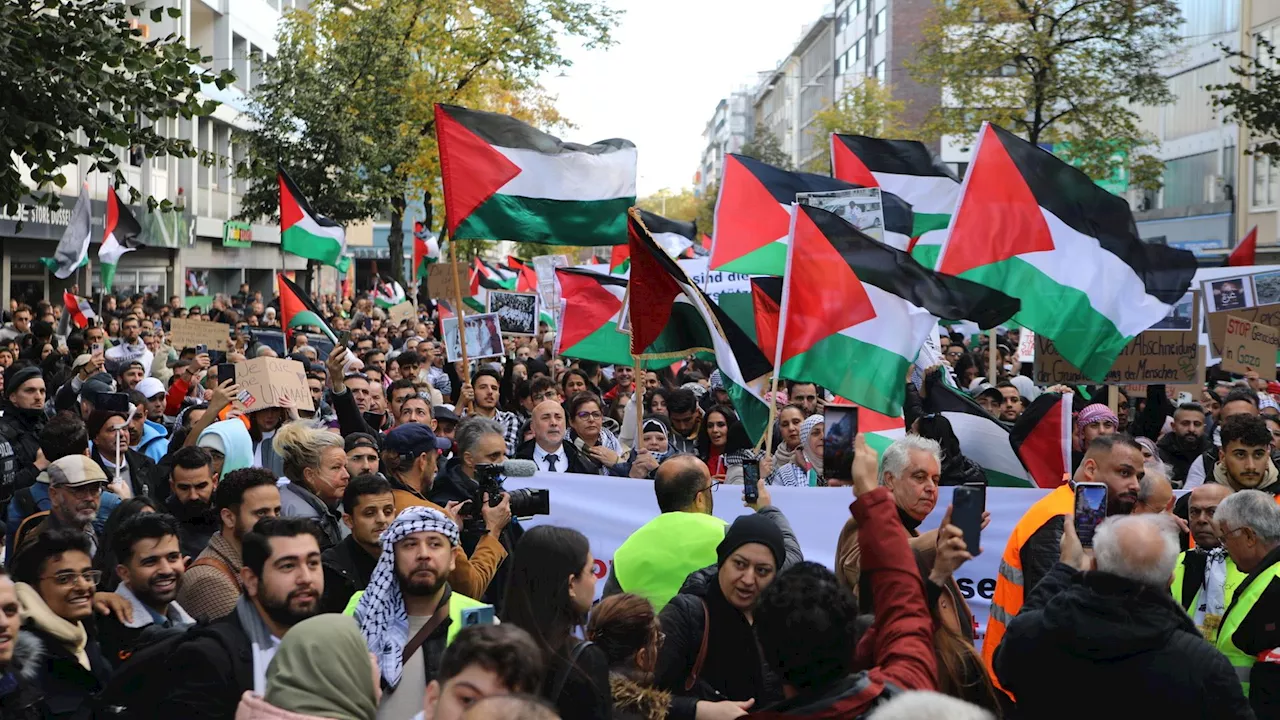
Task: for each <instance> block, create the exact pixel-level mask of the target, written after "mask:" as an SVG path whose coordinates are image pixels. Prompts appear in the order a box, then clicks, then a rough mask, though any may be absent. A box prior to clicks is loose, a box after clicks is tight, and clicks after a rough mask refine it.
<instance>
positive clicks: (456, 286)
mask: <svg viewBox="0 0 1280 720" xmlns="http://www.w3.org/2000/svg"><path fill="white" fill-rule="evenodd" d="M455 245H456V243H454V242H453V239H452V238H450V239H449V264H450V265H451V266H452V267H453V271H452V273H453V302H454V311H453V314H454V315H455V316H456V317H457V318H458V345H459V346H460V347H461V348H462V369H463V372H465V373H467V377H465V378H462V381H463V382H470V376H471V366H470V365H469V364H468V362H467V333H466V332H465V331H464V330H463V326H462V320H463V318H462V280H460V279H459V278H458V251H457V248H455V247H454V246H455ZM443 331H444V329H443V327H442V328H441V332H443ZM448 352H449V350H448V348H445V353H446V354H447V353H448Z"/></svg>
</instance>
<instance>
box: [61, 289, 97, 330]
mask: <svg viewBox="0 0 1280 720" xmlns="http://www.w3.org/2000/svg"><path fill="white" fill-rule="evenodd" d="M62 304H63V306H64V307H65V308H66V310H67V316H68V317H70V318H71V321H72V322H74V323H75V324H76V327H78V328H80V329H81V330H83V329H85V328H87V327H89V321H90V320H92V319H94V318H96V317H98V314H97V313H95V312H94V311H93V305H91V304H90V303H89V301H88V299H86V298H82V297H80V296H79V295H72V294H71V293H69V292H66V291H63V293H62Z"/></svg>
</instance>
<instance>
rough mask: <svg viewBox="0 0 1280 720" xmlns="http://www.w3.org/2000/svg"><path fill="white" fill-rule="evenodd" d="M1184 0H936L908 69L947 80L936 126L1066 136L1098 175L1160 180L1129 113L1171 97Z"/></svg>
mask: <svg viewBox="0 0 1280 720" xmlns="http://www.w3.org/2000/svg"><path fill="white" fill-rule="evenodd" d="M1181 23H1182V15H1181V12H1180V11H1179V9H1178V2H1177V0H935V3H934V8H933V15H932V17H931V18H930V20H929V22H928V23H927V24H926V27H925V28H924V30H923V35H924V40H923V42H921V43H920V45H919V49H918V50H917V55H916V57H915V59H914V61H913V62H912V63H910V70H911V72H912V74H913V75H914V76H915V77H916V79H917V80H918V81H920V82H922V83H924V84H927V85H931V86H933V87H941V88H943V90H944V95H945V96H947V97H948V98H949V102H948V103H946V104H947V107H944V108H938V109H936V110H935V112H934V113H933V116H932V123H931V125H932V129H933V130H935V131H936V132H937V133H938V134H951V135H958V136H960V137H961V138H964V139H970V140H971V139H972V138H973V137H974V136H975V135H976V133H977V131H978V128H979V126H980V123H981V121H982V120H990V121H991V122H994V123H996V124H998V125H1000V126H1002V127H1004V128H1006V129H1008V130H1010V131H1011V132H1014V133H1017V134H1019V135H1021V136H1022V137H1024V138H1026V139H1027V140H1028V141H1029V142H1032V143H1037V144H1039V143H1053V144H1055V145H1059V144H1064V145H1065V152H1067V153H1069V154H1070V156H1071V158H1072V163H1073V164H1074V165H1076V166H1077V167H1079V168H1080V169H1081V170H1082V171H1084V172H1085V173H1086V174H1088V175H1089V176H1090V177H1093V178H1103V177H1108V176H1110V175H1112V174H1113V173H1114V172H1115V171H1116V170H1117V169H1120V168H1121V167H1122V166H1123V165H1125V164H1127V165H1128V168H1127V169H1128V170H1129V173H1130V182H1131V183H1132V184H1136V185H1139V186H1144V187H1158V186H1159V175H1160V170H1161V167H1162V164H1161V163H1160V162H1159V161H1158V160H1156V159H1155V158H1154V157H1152V156H1151V155H1150V154H1147V153H1145V152H1143V151H1142V150H1141V149H1140V148H1141V147H1142V146H1146V145H1150V144H1151V143H1154V142H1155V140H1156V138H1154V137H1153V136H1152V135H1151V134H1150V133H1147V132H1144V131H1143V130H1142V129H1141V127H1140V126H1139V116H1138V114H1137V113H1136V112H1135V111H1134V110H1133V109H1132V108H1133V107H1134V106H1139V105H1163V104H1166V103H1169V102H1172V101H1173V100H1174V97H1173V95H1172V93H1170V91H1169V88H1168V83H1167V82H1166V80H1165V77H1164V76H1163V75H1162V74H1161V73H1160V70H1159V66H1160V63H1161V61H1162V60H1163V59H1164V58H1166V57H1168V55H1169V54H1170V53H1171V52H1172V51H1173V50H1174V49H1175V48H1176V47H1177V45H1178V28H1179V26H1180V25H1181Z"/></svg>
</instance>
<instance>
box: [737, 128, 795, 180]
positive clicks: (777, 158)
mask: <svg viewBox="0 0 1280 720" xmlns="http://www.w3.org/2000/svg"><path fill="white" fill-rule="evenodd" d="M738 154H739V155H745V156H747V157H749V158H753V159H755V160H759V161H760V162H762V163H768V164H769V165H772V166H774V167H778V168H782V169H783V170H791V169H792V168H794V167H795V166H794V165H792V164H791V155H790V154H789V153H788V152H787V151H786V150H783V149H782V140H780V139H779V138H778V136H777V135H774V134H773V131H772V130H770V129H769V128H767V127H765V126H764V125H756V129H755V133H754V134H753V135H752V136H751V140H750V141H748V142H746V143H745V144H743V146H742V149H741V150H739V151H738Z"/></svg>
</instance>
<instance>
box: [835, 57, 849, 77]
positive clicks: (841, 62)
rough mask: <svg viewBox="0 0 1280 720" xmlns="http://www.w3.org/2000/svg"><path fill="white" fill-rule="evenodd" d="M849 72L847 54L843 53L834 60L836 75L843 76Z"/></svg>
mask: <svg viewBox="0 0 1280 720" xmlns="http://www.w3.org/2000/svg"><path fill="white" fill-rule="evenodd" d="M848 70H849V53H847V52H846V53H844V54H843V55H841V56H840V57H838V58H836V74H837V75H843V74H845V73H846V72H848Z"/></svg>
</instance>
